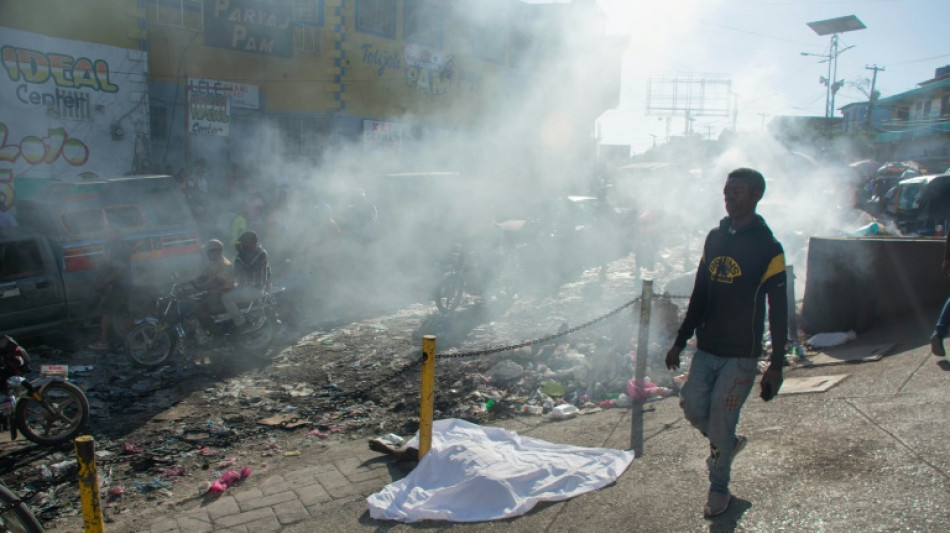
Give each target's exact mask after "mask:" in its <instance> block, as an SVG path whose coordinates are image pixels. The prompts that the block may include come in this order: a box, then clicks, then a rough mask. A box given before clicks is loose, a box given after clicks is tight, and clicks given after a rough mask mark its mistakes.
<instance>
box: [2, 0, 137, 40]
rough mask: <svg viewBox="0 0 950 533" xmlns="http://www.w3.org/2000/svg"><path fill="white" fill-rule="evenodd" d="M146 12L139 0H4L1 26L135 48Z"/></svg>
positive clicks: (63, 37)
mask: <svg viewBox="0 0 950 533" xmlns="http://www.w3.org/2000/svg"><path fill="white" fill-rule="evenodd" d="M144 15H145V11H144V10H143V9H141V8H139V7H138V2H136V1H135V0H96V1H77V0H0V26H7V27H10V28H15V29H18V30H22V31H28V32H33V33H39V34H42V35H48V36H50V37H59V38H62V39H72V40H75V41H85V42H90V43H99V44H107V45H111V46H118V47H122V48H130V49H133V50H138V49H139V39H140V38H145V33H144V32H143V31H141V30H140V29H139V27H138V19H139V18H141V17H144Z"/></svg>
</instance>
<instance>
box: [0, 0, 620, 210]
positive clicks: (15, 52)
mask: <svg viewBox="0 0 950 533" xmlns="http://www.w3.org/2000/svg"><path fill="white" fill-rule="evenodd" d="M54 13H55V15H56V16H55V17H53V16H52V14H54ZM598 16H601V17H602V14H601V13H600V12H599V9H598V8H597V6H596V2H595V0H575V1H574V2H573V3H572V4H569V5H531V4H525V3H523V2H520V1H518V0H451V1H443V0H94V1H89V2H65V3H64V2H60V1H57V0H8V1H6V2H3V3H0V25H2V26H0V37H2V42H0V47H2V49H3V64H4V66H5V67H6V68H5V69H4V74H3V78H2V79H3V85H0V95H2V96H0V98H3V100H0V102H3V106H4V110H5V112H4V114H3V117H4V118H3V121H4V126H3V127H5V128H6V129H5V130H4V132H5V134H6V137H4V138H6V139H7V143H9V142H10V139H13V140H22V141H23V142H20V141H18V142H17V146H21V147H25V149H23V150H22V153H21V154H19V155H18V156H16V157H14V156H12V155H7V156H6V159H3V158H2V157H0V165H6V167H5V168H4V167H3V166H0V179H6V178H9V177H10V176H21V175H28V176H35V177H57V178H60V179H81V178H83V177H94V176H100V177H104V176H115V175H122V174H126V173H130V172H140V171H146V170H147V171H158V172H168V173H172V174H177V173H179V172H180V171H185V172H188V171H190V169H191V168H192V167H194V165H195V163H196V162H197V161H198V160H199V159H204V160H206V161H207V162H208V164H209V166H212V167H217V168H219V169H223V168H225V167H227V166H229V165H230V164H237V165H241V166H245V167H247V168H253V167H254V166H255V165H257V164H259V162H260V161H263V160H266V159H268V158H270V157H279V158H283V159H285V160H301V161H309V162H319V161H320V160H321V159H322V158H323V156H324V155H325V154H327V153H328V152H329V151H332V150H334V148H336V147H339V146H342V145H346V146H347V147H349V148H354V147H356V149H358V150H362V151H364V152H366V153H378V152H385V153H400V152H402V153H405V152H407V151H411V150H412V148H411V147H412V146H413V143H418V142H419V141H420V140H422V139H432V138H437V137H438V136H439V135H440V134H442V133H446V132H451V133H463V134H465V133H467V132H472V133H474V132H481V133H484V132H485V131H492V130H494V131H501V130H510V131H512V132H515V133H514V134H512V135H511V136H510V139H514V140H516V141H517V142H518V143H523V145H524V146H522V147H515V146H511V145H510V144H509V146H508V147H509V148H512V149H516V150H517V149H524V151H525V153H527V154H531V157H533V158H535V159H537V160H548V161H552V162H556V160H557V159H558V157H561V156H565V157H566V155H565V154H571V156H570V157H571V158H573V159H577V160H580V159H583V158H584V157H594V154H595V148H596V146H595V142H594V140H593V135H592V132H593V127H594V126H593V125H594V121H595V119H596V118H597V117H598V116H599V115H600V114H601V113H602V112H603V111H605V110H607V109H609V108H611V107H614V106H616V105H617V102H618V100H619V85H620V54H621V51H622V44H623V43H622V42H620V41H615V40H611V39H610V38H607V37H606V36H605V35H603V33H602V32H601V31H599V30H598V28H597V26H596V25H593V26H590V25H586V24H585V25H583V26H581V25H580V24H579V23H578V22H577V21H579V20H581V17H583V19H584V20H585V21H590V20H594V21H596V19H597V17H598ZM572 25H573V28H572ZM568 52H570V53H571V54H575V53H580V54H581V55H580V56H579V57H580V58H581V61H572V62H571V65H570V68H566V64H562V63H566V62H563V61H559V59H560V58H563V57H566V55H567V54H568ZM573 57H575V59H576V57H577V56H573ZM87 58H88V59H87ZM87 63H88V64H87ZM577 65H582V67H580V68H578V67H577ZM24 86H25V87H26V88H25V89H23V88H22V87H24ZM63 91H74V92H75V93H76V94H75V95H74V96H70V95H69V94H66V93H65V92H63ZM60 93H62V94H61V95H60ZM70 94H71V93H70ZM57 95H60V96H57ZM57 106H58V107H57ZM64 106H65V107H64ZM7 109H16V113H10V112H7ZM515 114H517V115H518V119H517V120H515V119H514V118H511V117H513V116H514V115H515ZM35 139H39V141H37V140H35ZM57 139H59V141H62V142H61V144H62V145H63V150H61V153H60V156H59V158H58V159H57V158H56V157H54V156H55V154H56V153H58V152H57V151H56V146H54V145H55V143H56V142H57ZM5 148H7V152H9V151H10V150H11V149H12V148H10V147H9V146H7V147H5ZM18 149H19V148H18ZM34 152H36V153H34ZM39 152H42V154H43V155H42V157H41V156H40V155H38V153H39ZM3 153H4V152H2V151H0V156H2V154H3ZM219 172H222V173H223V172H224V170H220V171H219ZM541 172H542V171H538V173H541ZM11 194H12V193H11Z"/></svg>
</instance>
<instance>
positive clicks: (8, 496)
mask: <svg viewBox="0 0 950 533" xmlns="http://www.w3.org/2000/svg"><path fill="white" fill-rule="evenodd" d="M0 504H2V506H3V508H2V509H0V530H2V531H10V532H12V533H43V526H42V525H41V524H40V521H39V520H37V519H36V517H35V516H33V513H32V512H31V511H30V508H29V507H27V506H26V504H25V503H23V500H21V499H20V498H19V497H18V496H17V495H16V494H14V493H13V491H11V490H10V489H8V488H6V487H4V486H3V485H0Z"/></svg>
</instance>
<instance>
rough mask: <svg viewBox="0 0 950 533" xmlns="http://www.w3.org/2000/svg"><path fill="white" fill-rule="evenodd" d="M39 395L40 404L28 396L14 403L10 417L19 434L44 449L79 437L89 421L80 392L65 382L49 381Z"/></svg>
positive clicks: (87, 410)
mask: <svg viewBox="0 0 950 533" xmlns="http://www.w3.org/2000/svg"><path fill="white" fill-rule="evenodd" d="M40 393H41V394H42V395H43V402H42V403H40V402H37V401H36V400H34V399H32V398H30V397H25V398H20V399H18V400H17V404H16V410H15V411H14V412H13V417H14V422H15V423H16V426H17V428H19V429H20V432H21V433H23V435H24V436H25V437H26V438H28V439H30V440H31V441H33V442H35V443H37V444H42V445H44V446H48V445H52V444H59V443H62V442H66V441H68V440H70V439H72V438H75V437H76V436H77V435H79V432H80V431H82V429H83V428H84V427H85V426H86V423H87V422H89V400H88V399H86V395H85V394H83V392H82V389H80V388H79V387H77V386H76V385H73V384H72V383H69V382H68V381H51V382H49V383H47V384H46V385H45V386H43V387H42V388H41V390H40Z"/></svg>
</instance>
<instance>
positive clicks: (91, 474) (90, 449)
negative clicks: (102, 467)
mask: <svg viewBox="0 0 950 533" xmlns="http://www.w3.org/2000/svg"><path fill="white" fill-rule="evenodd" d="M73 446H74V447H75V449H76V460H77V462H78V463H79V496H80V499H81V501H82V521H83V531H85V532H86V533H103V532H104V531H105V523H104V522H103V519H102V506H100V505H99V475H98V472H97V471H96V441H94V440H93V438H92V436H91V435H81V436H79V437H76V440H75V441H73Z"/></svg>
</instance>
